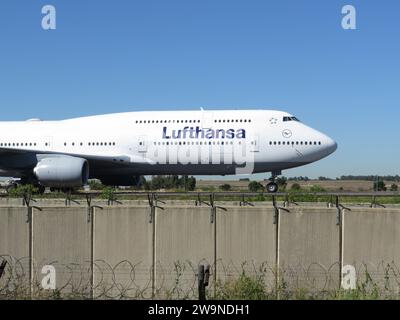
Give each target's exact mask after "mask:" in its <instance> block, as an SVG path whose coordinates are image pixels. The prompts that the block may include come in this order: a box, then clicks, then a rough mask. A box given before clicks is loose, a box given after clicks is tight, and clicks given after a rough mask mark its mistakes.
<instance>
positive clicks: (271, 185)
mask: <svg viewBox="0 0 400 320" xmlns="http://www.w3.org/2000/svg"><path fill="white" fill-rule="evenodd" d="M281 174H282V172H281V171H273V172H272V176H271V178H270V179H269V180H270V181H271V182H270V183H268V184H267V191H268V193H277V192H278V190H279V187H278V184H277V183H276V182H275V180H276V177H277V176H279V175H281Z"/></svg>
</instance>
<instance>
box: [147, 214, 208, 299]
mask: <svg viewBox="0 0 400 320" xmlns="http://www.w3.org/2000/svg"><path fill="white" fill-rule="evenodd" d="M210 216H211V209H210V208H209V207H192V208H189V207H166V208H165V210H160V209H157V211H156V251H155V252H156V273H157V277H156V288H157V290H158V291H159V292H158V294H159V297H161V298H163V297H173V298H194V297H196V296H197V282H196V281H197V280H196V274H197V268H198V265H199V264H200V263H204V264H209V265H211V266H212V265H213V263H214V239H215V238H214V225H213V224H211V220H210ZM177 281H178V284H179V288H178V289H176V290H174V289H175V287H176V284H177Z"/></svg>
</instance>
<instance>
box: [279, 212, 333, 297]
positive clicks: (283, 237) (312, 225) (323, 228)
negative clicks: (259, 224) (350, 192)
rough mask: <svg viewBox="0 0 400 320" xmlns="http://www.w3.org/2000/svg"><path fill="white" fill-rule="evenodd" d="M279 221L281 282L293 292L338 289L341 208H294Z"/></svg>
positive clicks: (284, 213) (283, 213)
mask: <svg viewBox="0 0 400 320" xmlns="http://www.w3.org/2000/svg"><path fill="white" fill-rule="evenodd" d="M279 220H280V221H279V222H280V223H279V244H278V245H279V269H280V276H279V278H280V281H281V282H283V281H284V282H285V283H288V284H289V285H290V287H292V288H293V289H296V288H306V289H309V290H323V289H338V288H339V283H340V263H339V261H340V254H339V253H340V251H339V236H340V233H339V231H340V227H339V226H338V225H337V209H315V208H307V209H303V208H297V209H296V208H290V212H286V211H285V210H280V213H279Z"/></svg>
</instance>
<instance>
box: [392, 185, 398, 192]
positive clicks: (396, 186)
mask: <svg viewBox="0 0 400 320" xmlns="http://www.w3.org/2000/svg"><path fill="white" fill-rule="evenodd" d="M398 190H399V186H398V185H397V184H392V185H391V187H390V191H398Z"/></svg>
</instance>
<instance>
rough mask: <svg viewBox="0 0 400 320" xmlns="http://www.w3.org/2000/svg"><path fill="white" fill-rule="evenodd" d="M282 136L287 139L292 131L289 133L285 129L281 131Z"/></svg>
mask: <svg viewBox="0 0 400 320" xmlns="http://www.w3.org/2000/svg"><path fill="white" fill-rule="evenodd" d="M282 136H283V137H284V138H287V139H289V138H290V137H291V136H292V131H290V130H289V129H285V130H283V131H282Z"/></svg>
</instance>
